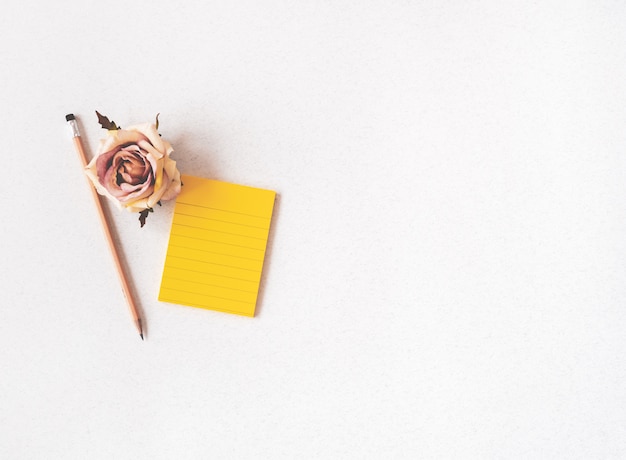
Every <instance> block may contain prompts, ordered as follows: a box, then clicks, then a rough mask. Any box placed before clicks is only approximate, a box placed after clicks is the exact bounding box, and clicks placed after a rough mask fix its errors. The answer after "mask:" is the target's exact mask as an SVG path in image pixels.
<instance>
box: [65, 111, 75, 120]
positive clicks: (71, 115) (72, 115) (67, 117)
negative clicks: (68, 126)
mask: <svg viewBox="0 0 626 460" xmlns="http://www.w3.org/2000/svg"><path fill="white" fill-rule="evenodd" d="M75 119H76V117H74V114H73V113H68V114H67V115H65V121H70V120H75Z"/></svg>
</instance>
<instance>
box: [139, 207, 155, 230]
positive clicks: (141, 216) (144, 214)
mask: <svg viewBox="0 0 626 460" xmlns="http://www.w3.org/2000/svg"><path fill="white" fill-rule="evenodd" d="M151 212H154V209H152V208H148V209H144V210H143V211H141V212H140V213H139V223H140V224H141V227H143V226H144V225H146V218H147V217H148V214H149V213H151Z"/></svg>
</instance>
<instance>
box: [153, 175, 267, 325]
mask: <svg viewBox="0 0 626 460" xmlns="http://www.w3.org/2000/svg"><path fill="white" fill-rule="evenodd" d="M182 181H183V184H184V185H183V187H182V190H181V192H180V195H178V197H177V198H176V206H175V208H174V218H173V220H172V229H171V232H170V239H169V243H168V247H167V253H166V256H165V266H164V268H163V277H162V278H161V289H160V291H159V300H160V301H162V302H170V303H177V304H181V305H189V306H192V307H199V308H207V309H210V310H219V311H223V312H227V313H235V314H239V315H245V316H254V311H255V307H256V301H257V296H258V292H259V283H260V281H261V271H262V269H263V260H264V259H265V249H266V246H267V237H268V234H269V229H270V222H271V220H272V211H273V209H274V200H275V197H276V192H273V191H271V190H264V189H259V188H253V187H246V186H243V185H237V184H231V183H228V182H221V181H216V180H211V179H203V178H199V177H193V176H182Z"/></svg>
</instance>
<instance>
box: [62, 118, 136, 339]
mask: <svg viewBox="0 0 626 460" xmlns="http://www.w3.org/2000/svg"><path fill="white" fill-rule="evenodd" d="M65 121H67V123H68V125H69V126H70V129H71V132H72V138H73V140H74V147H76V151H77V152H78V156H79V157H80V161H81V163H82V164H83V169H84V168H86V167H87V163H88V162H87V156H86V155H85V149H84V148H83V143H82V141H81V138H80V131H79V129H78V123H77V122H76V118H75V117H74V115H73V114H71V113H69V114H67V115H66V116H65ZM89 189H90V190H91V194H92V195H93V199H94V201H95V202H96V208H97V209H98V215H99V216H100V223H101V224H102V230H103V231H104V236H105V238H106V240H107V243H108V244H109V249H110V250H111V255H112V256H113V262H114V263H115V268H116V270H117V274H118V276H119V278H120V283H121V285H122V291H123V292H124V297H126V301H127V302H128V308H129V309H130V314H131V315H132V317H133V321H134V323H135V327H137V330H138V331H139V336H140V337H141V340H143V329H142V327H141V317H140V316H139V312H138V311H137V306H136V305H135V301H134V300H133V296H132V293H131V292H130V286H129V285H128V281H127V280H126V276H125V275H124V269H123V268H122V263H121V262H120V257H119V255H118V253H117V248H116V247H115V244H114V243H113V237H112V236H111V229H110V228H109V224H108V222H107V219H106V215H105V214H104V210H103V209H102V202H101V201H100V197H99V196H98V193H97V192H96V189H95V188H94V187H93V186H92V184H91V183H90V184H89Z"/></svg>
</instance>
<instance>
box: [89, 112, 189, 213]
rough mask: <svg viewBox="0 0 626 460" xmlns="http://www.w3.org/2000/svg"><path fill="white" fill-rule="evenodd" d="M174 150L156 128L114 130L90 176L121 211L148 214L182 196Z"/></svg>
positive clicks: (149, 126)
mask: <svg viewBox="0 0 626 460" xmlns="http://www.w3.org/2000/svg"><path fill="white" fill-rule="evenodd" d="M173 150H174V149H173V148H172V146H171V145H170V143H169V142H167V141H165V140H163V139H161V136H159V133H158V132H157V128H156V125H154V124H150V123H146V124H143V125H135V126H130V127H128V128H126V129H112V130H109V131H108V135H107V137H106V138H105V139H102V140H101V141H100V145H99V146H98V151H97V154H96V156H95V157H94V158H93V159H92V160H91V162H90V163H89V164H88V165H87V169H86V173H87V176H89V178H90V179H91V181H92V182H93V184H94V186H95V187H96V190H97V191H98V193H99V194H100V195H103V196H106V197H107V198H109V199H111V200H112V201H113V202H114V203H116V204H117V206H118V207H120V208H126V209H127V210H129V211H131V212H141V211H145V210H146V209H151V208H153V207H154V206H155V205H156V204H157V203H158V202H159V201H166V200H171V199H172V198H175V197H176V196H177V195H178V193H179V192H180V185H181V183H180V172H179V171H178V169H177V168H176V162H175V161H174V160H172V159H171V158H170V153H172V151H173Z"/></svg>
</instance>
